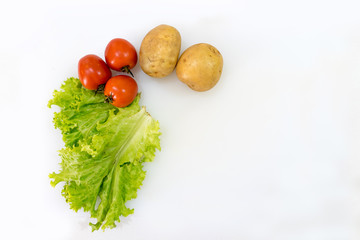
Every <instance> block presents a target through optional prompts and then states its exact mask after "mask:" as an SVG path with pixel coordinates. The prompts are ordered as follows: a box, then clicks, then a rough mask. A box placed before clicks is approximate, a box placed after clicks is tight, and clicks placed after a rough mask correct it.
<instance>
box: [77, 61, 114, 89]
mask: <svg viewBox="0 0 360 240" xmlns="http://www.w3.org/2000/svg"><path fill="white" fill-rule="evenodd" d="M78 73H79V79H80V81H81V83H82V85H83V86H84V87H85V88H87V89H90V90H96V89H97V88H98V87H99V85H101V84H105V83H106V82H107V80H109V79H110V78H111V71H110V69H109V67H108V66H107V65H106V63H105V62H104V60H102V59H101V58H100V57H98V56H96V55H94V54H89V55H86V56H84V57H83V58H81V59H80V60H79V64H78Z"/></svg>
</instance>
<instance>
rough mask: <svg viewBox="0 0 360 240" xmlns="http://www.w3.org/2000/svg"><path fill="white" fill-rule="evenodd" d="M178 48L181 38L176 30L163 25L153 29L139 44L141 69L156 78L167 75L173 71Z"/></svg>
mask: <svg viewBox="0 0 360 240" xmlns="http://www.w3.org/2000/svg"><path fill="white" fill-rule="evenodd" d="M180 48H181V36H180V33H179V31H178V30H177V29H176V28H174V27H172V26H169V25H165V24H162V25H159V26H157V27H155V28H153V29H152V30H150V32H148V33H147V34H146V36H145V37H144V39H143V41H142V42H141V46H140V53H139V62H140V66H141V69H142V70H143V71H144V72H145V73H146V74H147V75H149V76H152V77H156V78H162V77H165V76H167V75H169V74H170V73H172V71H174V69H175V66H176V63H177V60H178V58H179V53H180Z"/></svg>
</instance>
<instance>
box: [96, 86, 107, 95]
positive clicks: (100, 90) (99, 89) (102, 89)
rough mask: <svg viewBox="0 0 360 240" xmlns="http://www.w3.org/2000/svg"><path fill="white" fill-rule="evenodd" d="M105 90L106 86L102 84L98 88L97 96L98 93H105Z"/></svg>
mask: <svg viewBox="0 0 360 240" xmlns="http://www.w3.org/2000/svg"><path fill="white" fill-rule="evenodd" d="M104 89H105V84H100V85H99V86H98V88H97V89H96V90H95V95H96V94H97V93H98V92H104Z"/></svg>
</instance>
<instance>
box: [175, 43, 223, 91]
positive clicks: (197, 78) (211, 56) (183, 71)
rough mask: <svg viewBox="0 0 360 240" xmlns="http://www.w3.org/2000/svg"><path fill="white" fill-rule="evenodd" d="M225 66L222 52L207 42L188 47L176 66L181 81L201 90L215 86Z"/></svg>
mask: <svg viewBox="0 0 360 240" xmlns="http://www.w3.org/2000/svg"><path fill="white" fill-rule="evenodd" d="M222 68H223V58H222V56H221V53H220V52H219V51H218V50H217V49H216V48H215V47H213V46H211V45H210V44H207V43H199V44H195V45H193V46H191V47H189V48H188V49H186V50H185V51H184V52H183V54H182V55H181V56H180V59H179V61H178V63H177V66H176V75H177V77H178V78H179V80H180V81H182V82H184V83H185V84H187V85H188V86H189V87H190V88H191V89H193V90H195V91H199V92H203V91H207V90H209V89H211V88H213V87H214V86H215V85H216V83H217V82H218V81H219V79H220V76H221V73H222Z"/></svg>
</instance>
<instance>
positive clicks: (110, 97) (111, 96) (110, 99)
mask: <svg viewBox="0 0 360 240" xmlns="http://www.w3.org/2000/svg"><path fill="white" fill-rule="evenodd" d="M113 101H114V98H113V95H112V94H110V96H106V95H105V99H104V103H112V102H113Z"/></svg>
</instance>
